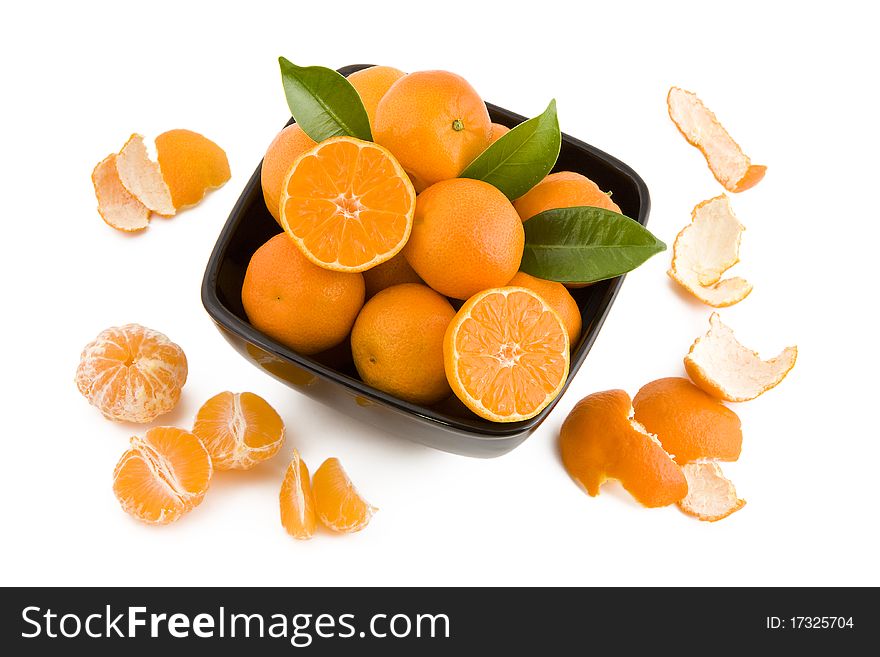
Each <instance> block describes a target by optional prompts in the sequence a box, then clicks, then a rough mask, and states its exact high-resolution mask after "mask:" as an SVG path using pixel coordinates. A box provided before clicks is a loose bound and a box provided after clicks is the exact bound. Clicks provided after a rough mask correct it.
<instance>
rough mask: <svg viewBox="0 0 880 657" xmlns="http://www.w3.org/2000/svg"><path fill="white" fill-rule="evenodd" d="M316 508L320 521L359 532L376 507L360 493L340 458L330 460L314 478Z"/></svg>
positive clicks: (329, 526)
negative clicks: (343, 467)
mask: <svg viewBox="0 0 880 657" xmlns="http://www.w3.org/2000/svg"><path fill="white" fill-rule="evenodd" d="M312 495H314V498H315V502H314V503H315V511H316V512H317V515H318V519H319V520H320V521H321V523H322V524H323V525H324V526H325V527H327V529H330V530H332V531H334V532H339V533H343V534H348V533H351V532H356V531H360V530H361V529H363V528H364V527H366V526H367V524H368V523H369V522H370V519H371V518H372V517H373V514H374V513H375V512H376V509H375V508H373V507H372V506H370V504H369V503H368V502H367V501H366V500H365V499H364V498H362V497H361V496H360V494H359V493H358V491H357V489H356V488H355V487H354V484H352V483H351V479H349V478H348V474H346V472H345V470H343V469H342V464H341V463H340V462H339V459H336V458H331V459H327V460H326V461H324V462H323V463H322V464H321V467H319V468H318V469H317V471H315V476H314V477H313V478H312Z"/></svg>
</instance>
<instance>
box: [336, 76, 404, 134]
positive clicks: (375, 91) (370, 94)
mask: <svg viewBox="0 0 880 657" xmlns="http://www.w3.org/2000/svg"><path fill="white" fill-rule="evenodd" d="M404 75H406V73H404V72H403V71H400V70H398V69H396V68H394V67H391V66H371V67H370V68H365V69H361V70H360V71H355V72H354V73H352V74H351V75H349V76H348V81H349V82H351V86H353V87H354V88H355V89H357V92H358V95H359V96H360V97H361V102H362V103H363V104H364V109H365V110H367V116H368V117H369V119H370V127H371V128H372V126H373V125H374V124H375V122H376V108H377V107H378V106H379V101H380V100H382V98H383V97H384V96H385V94H386V93H387V92H388V90H389V89H390V88H391V85H392V84H394V83H395V82H397V81H398V80H399V79H400V78H402V77H403V76H404Z"/></svg>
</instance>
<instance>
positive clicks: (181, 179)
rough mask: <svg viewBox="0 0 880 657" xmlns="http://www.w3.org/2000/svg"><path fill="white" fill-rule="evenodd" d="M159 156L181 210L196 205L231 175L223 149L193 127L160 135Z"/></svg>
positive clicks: (175, 205)
mask: <svg viewBox="0 0 880 657" xmlns="http://www.w3.org/2000/svg"><path fill="white" fill-rule="evenodd" d="M156 159H157V160H158V162H159V169H160V171H161V174H162V179H163V180H164V181H165V184H166V185H167V186H168V191H169V193H170V194H171V203H172V205H173V206H174V208H175V209H177V210H180V209H181V208H184V207H189V206H191V205H195V204H196V203H198V202H199V201H201V200H202V199H203V198H204V197H205V194H206V193H207V192H208V191H209V190H211V189H217V188H218V187H222V186H223V185H224V184H225V183H226V181H227V180H229V177H230V175H231V173H230V171H229V160H228V159H227V158H226V153H225V152H224V151H223V149H222V148H220V147H219V146H218V145H217V144H215V143H214V142H213V141H211V140H210V139H208V138H207V137H204V136H203V135H200V134H199V133H197V132H193V131H192V130H183V129H177V130H169V131H168V132H163V133H162V134H161V135H159V136H158V137H156Z"/></svg>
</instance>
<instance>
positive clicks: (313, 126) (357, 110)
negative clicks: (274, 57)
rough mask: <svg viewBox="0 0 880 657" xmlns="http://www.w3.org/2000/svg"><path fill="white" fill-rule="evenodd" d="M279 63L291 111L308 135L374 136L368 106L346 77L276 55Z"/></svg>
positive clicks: (369, 137) (331, 70)
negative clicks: (365, 105) (295, 62)
mask: <svg viewBox="0 0 880 657" xmlns="http://www.w3.org/2000/svg"><path fill="white" fill-rule="evenodd" d="M278 64H279V65H280V66H281V82H282V83H283V84H284V94H285V95H286V96H287V105H288V106H289V107H290V113H291V114H292V115H293V118H294V119H296V122H297V123H298V124H299V125H300V127H301V128H302V129H303V131H304V132H305V133H306V134H307V135H308V136H309V137H311V138H312V139H314V140H315V141H324V140H325V139H329V138H330V137H340V136H345V137H357V138H358V139H363V140H365V141H372V140H373V134H372V132H370V119H369V118H368V117H367V110H365V109H364V104H363V102H362V101H361V97H360V96H359V95H358V92H357V90H356V89H355V88H354V87H353V86H351V83H350V82H349V81H348V80H346V79H345V78H344V77H343V76H341V75H340V74H339V73H337V72H336V71H334V70H333V69H329V68H324V67H323V66H297V65H296V64H293V63H292V62H289V61H288V60H286V59H285V58H284V57H279V58H278Z"/></svg>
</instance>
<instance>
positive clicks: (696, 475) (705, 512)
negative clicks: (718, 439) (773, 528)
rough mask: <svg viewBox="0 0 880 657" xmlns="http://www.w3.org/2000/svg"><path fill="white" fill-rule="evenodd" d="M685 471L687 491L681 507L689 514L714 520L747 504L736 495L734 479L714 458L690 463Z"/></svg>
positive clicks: (685, 467) (684, 468)
mask: <svg viewBox="0 0 880 657" xmlns="http://www.w3.org/2000/svg"><path fill="white" fill-rule="evenodd" d="M682 471H683V472H684V476H685V478H686V479H687V484H688V494H687V496H686V497H685V498H684V499H682V500H681V501H679V502H678V508H680V509H681V510H682V511H684V512H685V513H686V514H688V515H689V516H694V517H695V518H699V519H700V520H705V521H706V522H715V521H717V520H722V519H723V518H726V517H727V516H729V515H730V514H731V513H734V512H736V511H739V510H740V509H741V508H743V507H744V506H745V505H746V501H745V500H742V499H740V498H738V497H737V496H736V488H734V486H733V482H731V481H730V480H729V479H728V478H727V477H725V476H724V473H723V472H722V471H721V467H720V466H719V465H718V464H717V463H715V462H714V461H708V462H703V463H689V464H687V465H685V466H684V467H682Z"/></svg>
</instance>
